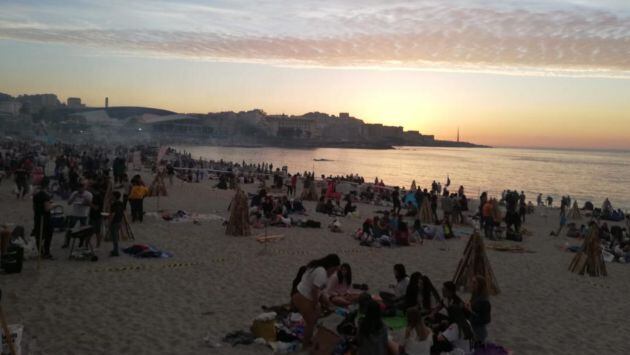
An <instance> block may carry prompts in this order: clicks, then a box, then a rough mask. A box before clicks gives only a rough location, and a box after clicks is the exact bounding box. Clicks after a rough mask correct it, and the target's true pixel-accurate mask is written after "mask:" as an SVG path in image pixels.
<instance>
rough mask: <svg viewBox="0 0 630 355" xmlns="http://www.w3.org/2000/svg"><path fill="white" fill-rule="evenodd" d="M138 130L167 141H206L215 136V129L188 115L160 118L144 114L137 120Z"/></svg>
mask: <svg viewBox="0 0 630 355" xmlns="http://www.w3.org/2000/svg"><path fill="white" fill-rule="evenodd" d="M135 124H136V125H137V126H138V130H139V131H142V130H145V131H146V132H148V133H151V134H153V135H154V137H155V138H161V139H164V138H167V139H204V138H210V136H211V135H212V134H213V131H214V129H213V127H212V126H209V125H207V124H204V122H203V120H201V119H200V118H198V117H194V116H188V115H180V114H174V115H165V116H158V115H153V114H144V115H142V116H141V117H140V118H138V119H136V120H135Z"/></svg>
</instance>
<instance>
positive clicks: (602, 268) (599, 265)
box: [569, 225, 608, 276]
mask: <svg viewBox="0 0 630 355" xmlns="http://www.w3.org/2000/svg"><path fill="white" fill-rule="evenodd" d="M569 271H571V272H574V273H576V274H580V275H584V274H585V273H588V274H589V275H590V276H608V272H606V264H605V263H604V257H603V256H602V243H601V241H600V239H599V228H598V227H597V226H595V225H593V226H592V227H591V231H590V233H589V234H588V235H587V236H586V238H584V243H583V244H582V250H580V251H579V252H578V253H577V254H575V256H574V257H573V260H571V264H569Z"/></svg>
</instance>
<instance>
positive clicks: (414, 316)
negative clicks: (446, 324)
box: [400, 307, 433, 355]
mask: <svg viewBox="0 0 630 355" xmlns="http://www.w3.org/2000/svg"><path fill="white" fill-rule="evenodd" d="M431 346H433V332H432V331H431V329H429V328H428V327H427V326H426V324H425V323H424V317H422V314H421V313H420V310H419V309H418V308H417V307H413V308H410V309H408V310H407V328H406V329H405V340H404V342H403V346H402V347H401V348H402V349H401V350H402V351H400V353H401V354H406V355H430V354H431Z"/></svg>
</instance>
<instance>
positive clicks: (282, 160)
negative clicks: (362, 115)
mask: <svg viewBox="0 0 630 355" xmlns="http://www.w3.org/2000/svg"><path fill="white" fill-rule="evenodd" d="M176 148H177V149H178V150H180V151H182V150H183V151H186V152H188V153H190V154H191V155H192V156H193V157H194V158H204V159H209V160H219V159H223V160H227V161H234V162H242V161H245V162H246V163H262V162H266V163H271V164H273V166H274V169H275V168H276V167H278V168H282V167H283V166H287V168H288V171H289V173H298V172H300V173H303V172H304V171H309V172H311V171H314V172H315V174H316V176H318V177H319V176H321V175H322V174H323V175H326V176H328V175H333V176H335V175H348V174H359V175H360V176H363V177H364V178H365V180H366V181H367V182H374V179H375V178H378V179H379V180H381V179H382V180H383V181H384V183H385V184H386V185H389V186H401V187H406V188H409V187H410V186H411V182H412V181H413V180H415V181H416V184H417V186H420V187H422V188H430V186H431V183H432V182H433V181H434V180H435V181H439V182H440V183H441V184H442V185H445V183H446V181H447V178H448V179H450V181H451V190H457V188H459V186H460V185H461V186H464V188H465V191H466V194H467V195H468V196H469V197H477V196H478V195H479V194H480V193H481V192H482V191H487V192H488V193H489V194H491V195H493V196H500V194H501V192H502V191H503V190H506V189H510V190H517V191H519V192H520V191H524V192H525V194H526V196H527V199H528V200H531V201H534V202H535V200H536V197H537V196H538V194H539V193H542V194H543V196H544V197H545V198H546V197H547V196H549V195H550V196H552V197H553V198H554V205H555V206H557V205H558V204H559V201H560V197H561V196H566V195H569V196H571V198H572V199H574V200H577V201H578V203H579V205H580V207H581V206H582V205H583V203H584V202H586V201H591V202H593V203H594V204H595V206H596V207H598V206H601V204H602V202H603V201H604V199H605V198H609V199H610V201H611V202H612V204H613V207H614V208H621V209H623V210H626V211H627V210H630V151H596V150H559V149H516V148H436V147H396V148H394V149H386V150H370V149H346V148H343V149H338V148H317V149H287V148H272V147H265V148H235V147H216V146H181V147H176Z"/></svg>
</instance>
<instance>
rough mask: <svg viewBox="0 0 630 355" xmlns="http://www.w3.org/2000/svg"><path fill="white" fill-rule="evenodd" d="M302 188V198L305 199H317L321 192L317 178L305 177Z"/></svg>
mask: <svg viewBox="0 0 630 355" xmlns="http://www.w3.org/2000/svg"><path fill="white" fill-rule="evenodd" d="M305 179H306V180H304V185H303V189H302V200H304V201H317V200H318V199H319V194H318V193H317V186H316V185H315V180H314V179H311V178H308V177H307V178H305Z"/></svg>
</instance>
